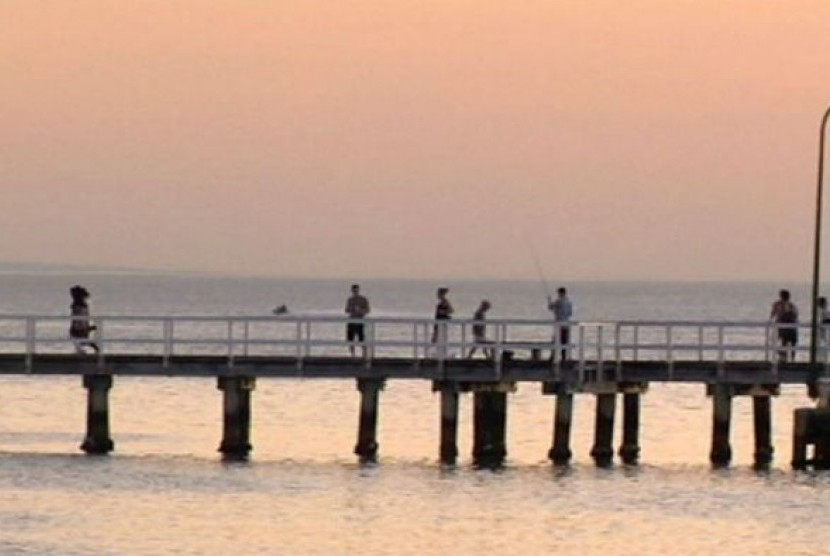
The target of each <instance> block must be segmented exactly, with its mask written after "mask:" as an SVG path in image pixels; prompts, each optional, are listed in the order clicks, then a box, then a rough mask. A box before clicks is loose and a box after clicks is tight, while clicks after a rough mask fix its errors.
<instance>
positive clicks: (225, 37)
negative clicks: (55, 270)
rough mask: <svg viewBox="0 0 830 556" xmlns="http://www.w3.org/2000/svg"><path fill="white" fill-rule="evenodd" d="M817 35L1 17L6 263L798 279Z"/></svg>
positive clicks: (631, 16) (140, 4) (262, 10)
mask: <svg viewBox="0 0 830 556" xmlns="http://www.w3.org/2000/svg"><path fill="white" fill-rule="evenodd" d="M829 29H830V2H826V1H825V0H814V1H806V0H788V1H783V0H782V1H766V0H740V1H739V0H735V1H730V0H711V1H702V0H701V1H691V0H686V1H669V0H632V1H630V2H619V1H616V0H614V1H612V0H602V1H591V0H581V1H557V0H547V1H535V2H534V1H517V0H512V1H509V2H508V1H500V2H496V1H485V0H467V1H461V0H442V1H434V2H431V1H428V0H411V1H348V0H337V1H313V0H312V1H309V0H304V1H279V0H273V1H267V0H225V1H219V0H213V1H210V0H202V1H196V0H192V1H191V0H188V1H161V0H158V1H149V0H148V1H131V2H127V1H123V2H112V1H108V0H100V1H89V0H73V1H71V2H69V1H60V0H53V1H40V0H0V75H2V76H3V78H4V79H3V83H4V85H3V87H0V117H1V118H2V126H0V139H1V140H2V149H0V168H2V172H0V180H2V190H3V201H4V202H3V203H0V222H2V224H1V225H2V231H3V233H2V235H1V236H0V261H4V260H5V261H31V262H46V263H75V264H82V265H87V264H88V265H107V266H111V265H113V266H122V267H139V268H161V269H187V270H200V271H222V272H234V273H245V274H267V275H293V276H313V277H343V278H350V277H355V278H357V277H397V276H403V277H425V278H437V279H440V278H459V277H482V278H488V277H507V278H513V277H515V278H530V279H533V278H534V277H535V276H536V271H535V267H534V263H533V255H532V254H533V251H534V250H535V251H536V252H537V253H538V255H539V258H540V259H541V264H542V267H543V268H544V272H545V273H546V275H548V276H549V277H550V278H552V279H620V278H649V279H781V280H801V281H807V280H809V278H810V269H811V261H812V258H811V257H812V251H811V250H812V226H813V211H814V206H813V203H814V196H815V182H816V177H815V172H816V163H817V142H818V124H819V121H820V118H821V115H822V113H823V111H824V109H825V108H826V107H827V106H828V105H829V104H830V72H828V71H827V68H828V59H827V54H828V52H830V32H828V30H829ZM829 219H830V218H829ZM828 226H830V223H828ZM825 243H826V242H825Z"/></svg>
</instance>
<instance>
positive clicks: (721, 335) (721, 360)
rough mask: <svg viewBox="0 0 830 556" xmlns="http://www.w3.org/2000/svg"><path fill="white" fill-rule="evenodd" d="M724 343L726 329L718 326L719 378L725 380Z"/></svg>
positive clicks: (720, 325)
mask: <svg viewBox="0 0 830 556" xmlns="http://www.w3.org/2000/svg"><path fill="white" fill-rule="evenodd" d="M723 342H724V329H723V325H722V324H719V325H718V378H719V379H721V378H723V375H724V371H725V368H724V355H725V354H724V351H723Z"/></svg>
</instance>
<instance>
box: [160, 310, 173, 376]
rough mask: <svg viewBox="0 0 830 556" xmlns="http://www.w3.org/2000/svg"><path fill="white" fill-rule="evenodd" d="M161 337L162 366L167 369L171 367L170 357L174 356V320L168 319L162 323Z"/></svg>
mask: <svg viewBox="0 0 830 556" xmlns="http://www.w3.org/2000/svg"><path fill="white" fill-rule="evenodd" d="M161 335H162V340H163V342H164V343H163V346H162V355H161V364H162V367H164V368H165V369H167V368H168V367H169V366H170V356H171V355H172V354H173V318H172V317H167V318H165V319H163V320H162V321H161Z"/></svg>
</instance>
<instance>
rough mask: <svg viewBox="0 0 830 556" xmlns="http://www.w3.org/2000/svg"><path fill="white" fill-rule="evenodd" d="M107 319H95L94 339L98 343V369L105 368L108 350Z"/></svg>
mask: <svg viewBox="0 0 830 556" xmlns="http://www.w3.org/2000/svg"><path fill="white" fill-rule="evenodd" d="M105 329H106V326H105V319H103V318H101V319H97V320H96V321H95V336H94V337H93V340H94V341H95V343H96V344H97V345H98V370H103V369H104V352H105V351H107V341H106V336H105V334H104V330H105Z"/></svg>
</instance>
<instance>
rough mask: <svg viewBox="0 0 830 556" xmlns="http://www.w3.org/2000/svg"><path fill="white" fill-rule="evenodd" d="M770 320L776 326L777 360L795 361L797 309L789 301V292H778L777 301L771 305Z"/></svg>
mask: <svg viewBox="0 0 830 556" xmlns="http://www.w3.org/2000/svg"><path fill="white" fill-rule="evenodd" d="M769 316H770V318H771V319H772V320H773V321H774V322H775V323H776V324H777V325H778V339H779V341H780V342H781V347H782V348H783V349H781V350H780V351H779V352H778V358H779V359H780V360H781V361H787V360H788V359H789V360H790V361H795V346H796V345H797V344H798V328H797V323H798V307H796V306H795V303H793V302H792V301H790V292H789V290H781V291H779V292H778V300H777V301H776V302H775V303H773V304H772V310H770V315H769Z"/></svg>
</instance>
